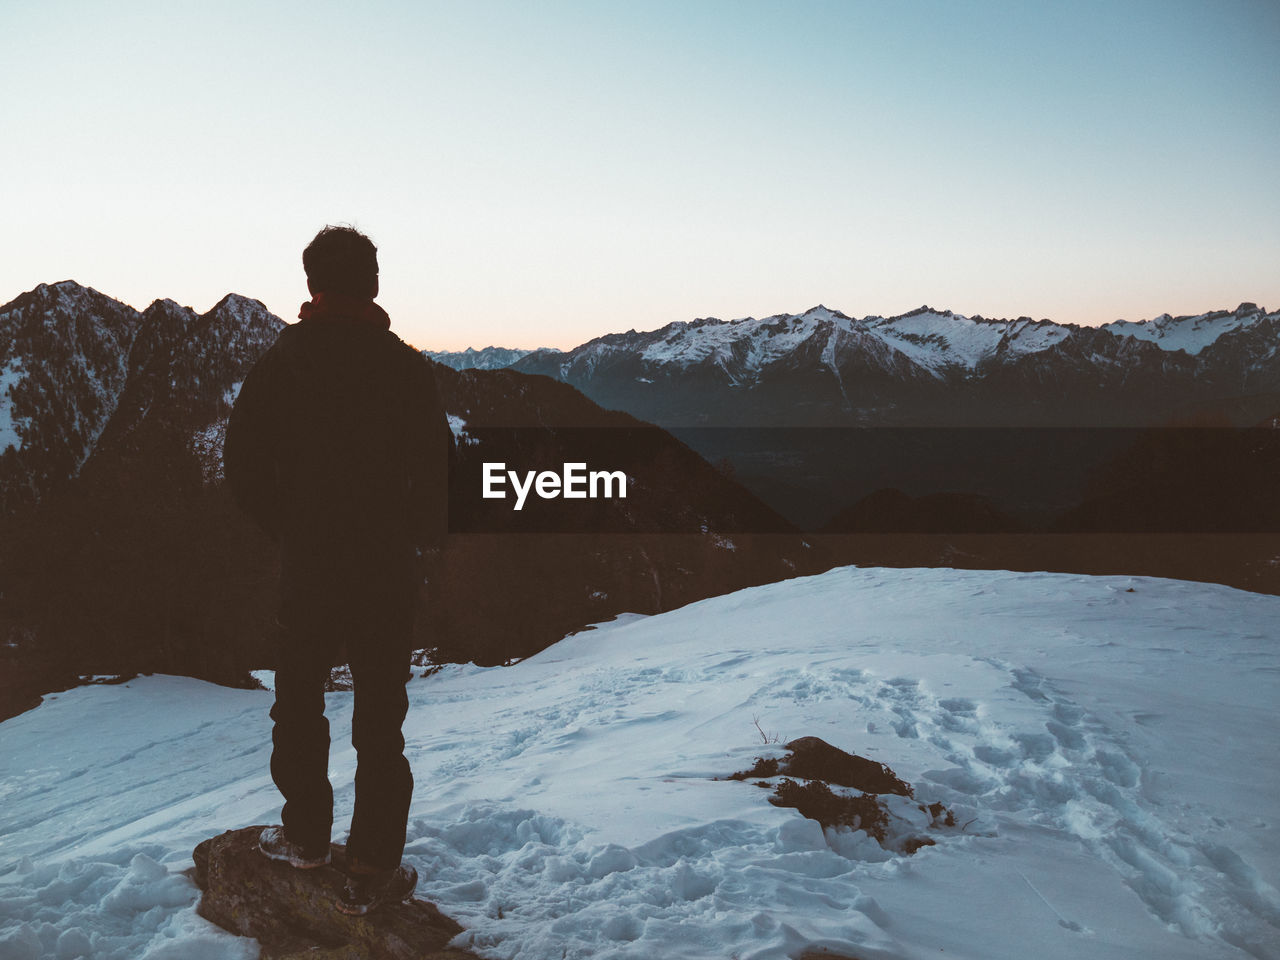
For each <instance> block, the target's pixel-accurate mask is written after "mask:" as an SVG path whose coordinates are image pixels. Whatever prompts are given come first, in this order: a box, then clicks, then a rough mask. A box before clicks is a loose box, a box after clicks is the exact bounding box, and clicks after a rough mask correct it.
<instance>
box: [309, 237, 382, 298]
mask: <svg viewBox="0 0 1280 960" xmlns="http://www.w3.org/2000/svg"><path fill="white" fill-rule="evenodd" d="M302 269H303V270H305V271H306V273H307V289H308V290H310V291H311V293H312V295H313V296H314V295H315V294H317V293H342V294H346V295H347V296H349V297H361V298H365V297H368V298H373V297H376V296H377V295H378V248H377V247H375V246H374V245H373V241H372V240H370V239H369V238H368V237H366V236H365V235H364V234H363V233H361V232H360V231H359V230H356V229H355V228H354V227H325V228H324V229H323V230H321V231H320V232H319V233H317V234H316V235H315V239H314V240H312V241H311V242H310V243H309V244H307V249H305V250H303V251H302Z"/></svg>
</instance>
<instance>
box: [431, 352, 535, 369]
mask: <svg viewBox="0 0 1280 960" xmlns="http://www.w3.org/2000/svg"><path fill="white" fill-rule="evenodd" d="M422 353H423V356H425V357H426V358H427V359H428V360H434V361H435V362H436V363H442V364H444V365H445V366H446V367H451V368H452V369H454V370H500V369H502V368H503V367H509V366H511V365H512V364H513V363H515V362H516V361H517V360H519V359H520V358H521V357H523V356H525V355H527V354H530V353H533V351H532V350H512V349H508V348H506V347H485V348H484V349H483V350H476V349H474V348H472V347H467V349H465V350H423V351H422Z"/></svg>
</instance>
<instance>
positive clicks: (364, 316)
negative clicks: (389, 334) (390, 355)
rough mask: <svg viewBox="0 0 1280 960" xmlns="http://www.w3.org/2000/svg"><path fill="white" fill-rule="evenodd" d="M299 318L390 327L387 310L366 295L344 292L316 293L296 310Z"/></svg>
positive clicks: (385, 328) (381, 327) (387, 328)
mask: <svg viewBox="0 0 1280 960" xmlns="http://www.w3.org/2000/svg"><path fill="white" fill-rule="evenodd" d="M298 319H299V320H346V321H348V322H350V323H359V324H364V325H367V326H370V327H377V328H378V329H380V330H390V329H391V318H390V317H389V316H387V311H385V310H383V309H382V308H381V307H380V306H378V305H377V304H376V303H374V302H373V301H372V300H370V299H368V298H367V297H352V296H349V295H347V294H345V293H333V292H328V291H327V292H324V293H317V294H316V295H315V296H313V297H312V298H311V299H310V300H308V301H307V302H306V303H304V304H303V305H302V309H301V310H299V311H298Z"/></svg>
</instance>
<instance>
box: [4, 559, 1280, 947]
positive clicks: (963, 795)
mask: <svg viewBox="0 0 1280 960" xmlns="http://www.w3.org/2000/svg"><path fill="white" fill-rule="evenodd" d="M1278 618H1280V597H1271V596H1262V595H1257V594H1250V593H1245V592H1243V591H1237V590H1232V589H1228V588H1226V587H1220V586H1215V585H1206V584H1193V583H1186V582H1180V581H1172V580H1159V579H1151V578H1141V577H1086V576H1074V575H1066V574H1046V573H1025V574H1020V573H1008V572H990V571H953V570H886V569H857V568H843V569H838V570H833V571H830V572H828V573H826V574H823V575H821V576H817V577H809V578H803V579H796V580H791V581H787V582H784V583H778V584H772V585H768V586H763V587H757V588H753V589H749V590H743V591H740V592H737V593H734V594H730V595H727V596H724V597H718V598H714V599H711V600H706V601H702V602H700V603H695V604H691V605H689V606H686V607H683V608H681V609H679V610H675V611H672V612H670V613H666V614H662V615H660V616H654V617H640V616H637V615H624V616H622V617H619V618H618V619H616V620H614V621H612V622H610V623H607V624H602V625H600V626H599V627H598V628H597V629H594V630H587V631H583V632H580V633H578V634H575V635H574V636H571V637H569V638H566V639H565V640H563V641H561V642H560V643H559V644H557V645H555V646H553V647H551V648H549V649H547V650H545V651H543V652H542V653H540V654H538V655H537V656H534V657H531V658H529V659H527V660H525V661H523V662H521V663H519V664H518V665H516V666H512V667H505V668H502V667H499V668H489V669H482V668H479V667H476V666H473V665H465V666H452V667H447V668H445V669H444V670H442V671H439V672H438V673H436V674H434V675H432V676H430V677H427V678H415V679H413V680H411V681H410V685H409V690H410V699H411V707H410V714H409V718H408V720H407V722H406V726H405V732H406V740H407V751H408V754H409V756H410V759H411V762H412V764H413V768H414V772H415V776H416V778H417V788H416V793H415V797H414V805H413V809H412V812H411V817H410V823H409V842H408V846H407V852H406V857H407V858H408V859H409V861H410V862H412V863H413V864H414V865H415V866H416V867H417V869H418V872H419V874H420V876H421V881H420V883H419V888H418V894H419V895H420V896H423V897H427V898H430V899H432V900H435V901H436V902H437V903H439V905H440V907H441V908H442V909H443V910H444V911H445V912H446V913H449V914H451V915H453V916H455V917H456V918H457V919H458V920H459V921H460V922H462V923H463V924H464V925H465V927H466V928H467V929H466V930H465V931H464V933H463V934H461V935H460V936H459V938H458V940H457V943H458V944H459V945H464V946H467V947H470V948H472V949H474V950H477V951H478V952H480V953H481V954H482V955H485V956H489V957H494V958H512V960H515V958H519V960H553V958H554V960H560V958H586V957H601V958H653V957H663V958H716V960H724V958H728V957H738V958H740V960H748V958H750V960H783V958H788V957H796V956H799V955H800V954H801V953H802V952H804V951H805V950H806V949H815V950H816V949H817V948H821V947H826V948H829V949H830V950H831V951H834V952H836V953H839V954H845V955H851V956H857V957H860V958H865V960H885V958H924V957H939V956H946V957H951V958H957V957H959V958H973V960H978V958H982V960H997V958H1009V960H1025V957H1026V956H1027V955H1028V945H1029V944H1034V945H1035V947H1034V952H1035V955H1036V957H1037V958H1038V960H1058V958H1062V960H1067V958H1069V960H1079V958H1081V957H1089V958H1092V960H1107V958H1116V960H1119V958H1126V960H1127V958H1132V957H1161V958H1186V960H1191V958H1197V960H1204V958H1247V957H1254V958H1275V957H1280V945H1278V937H1280V894H1277V891H1276V889H1275V886H1274V878H1275V877H1277V876H1280V842H1278V830H1277V823H1278V822H1280V817H1278V814H1280V810H1277V801H1276V797H1277V795H1278V794H1280V772H1278V770H1277V765H1276V763H1275V744H1274V731H1275V729H1276V722H1277V712H1278V710H1280V707H1278V705H1280V690H1278V689H1277V687H1278V686H1280V654H1278V652H1277V648H1276V642H1275V639H1276V635H1275V624H1276V622H1277V620H1278ZM327 702H328V710H329V715H330V717H331V721H332V725H333V735H334V743H335V745H334V749H333V753H332V757H331V761H330V771H331V777H332V779H333V781H334V786H335V794H336V801H337V814H338V822H339V825H340V826H341V825H343V824H345V822H346V818H347V817H349V815H350V812H351V803H352V796H353V795H352V777H353V773H354V767H355V758H354V754H353V751H352V749H351V747H350V745H349V744H347V743H346V742H345V738H346V736H347V734H348V732H349V729H350V721H351V695H350V694H349V693H343V692H339V693H333V694H329V695H328V698H327ZM270 703H271V695H270V694H269V693H267V692H265V691H248V690H231V689H225V688H220V687H215V686H210V685H208V684H205V683H202V682H199V681H196V680H191V679H185V678H177V677H150V678H144V679H139V680H134V681H132V682H130V683H128V684H124V685H118V686H91V687H83V688H79V689H76V690H72V691H68V692H66V693H63V694H59V695H57V696H56V697H50V698H49V699H48V700H47V701H46V702H45V703H44V704H43V705H41V706H40V707H38V708H37V709H35V710H33V711H30V712H28V713H26V714H23V715H21V716H19V717H15V718H13V719H11V720H8V721H6V722H5V723H4V724H3V729H2V730H0V737H2V738H3V743H4V749H3V752H2V753H0V957H5V958H6V960H7V958H17V957H75V956H84V955H91V956H94V957H108V958H111V957H140V956H141V957H148V958H153V960H154V958H161V957H186V958H197V960H200V958H210V960H212V958H240V957H250V956H252V955H253V953H252V951H251V945H246V942H245V941H240V940H237V939H235V938H233V937H231V936H229V935H227V934H224V933H222V932H220V931H218V930H216V929H214V928H213V927H211V926H210V925H208V924H206V923H204V922H203V921H201V920H200V919H199V918H198V917H196V916H195V914H194V909H193V906H192V903H193V901H194V899H195V896H196V894H195V891H194V888H193V887H192V886H191V885H190V883H189V882H188V881H187V880H186V879H185V878H183V877H181V876H180V875H178V871H180V870H182V869H183V868H184V867H187V866H189V865H190V851H191V849H192V848H193V847H194V846H195V844H196V843H197V842H198V841H200V840H202V839H204V838H205V837H208V836H211V835H213V834H215V833H217V832H220V831H222V830H225V829H228V828H233V827H238V826H243V825H245V824H249V823H255V822H270V821H276V820H278V817H279V803H280V800H279V797H278V795H277V794H276V792H275V790H274V788H273V787H272V784H271V781H270V778H269V776H268V773H267V758H268V753H269V749H270V748H269V740H270V727H269V720H268V717H267V710H268V708H269V706H270ZM756 717H758V718H759V721H760V725H761V727H762V728H763V729H764V730H766V731H776V732H778V733H779V734H780V735H781V738H782V739H783V740H784V741H785V740H787V739H791V738H795V737H799V736H805V735H814V736H820V737H822V738H823V739H825V740H827V741H828V742H830V743H833V744H835V745H836V746H839V747H841V748H843V749H846V750H851V751H856V752H858V753H860V754H862V755H864V756H868V757H871V758H873V759H875V760H879V761H882V762H884V763H887V764H889V765H890V766H892V767H893V768H894V769H895V770H896V771H897V772H898V774H899V775H901V776H902V777H904V778H905V779H907V780H909V781H911V782H913V783H914V784H915V787H916V795H917V797H918V798H919V799H920V800H921V801H923V802H930V801H934V800H938V801H941V802H943V803H945V804H948V805H950V806H951V807H952V808H953V809H954V810H955V812H956V814H957V816H958V818H959V821H960V824H961V825H962V826H958V827H956V828H953V829H950V830H941V831H938V832H935V833H934V834H933V836H934V838H935V839H936V840H937V845H936V846H932V847H925V848H923V849H922V850H920V851H919V852H918V853H916V854H915V855H914V856H911V857H907V856H903V855H900V854H895V853H890V852H888V851H886V850H884V849H882V848H881V847H880V846H878V845H877V844H876V843H874V842H873V841H871V840H870V839H869V838H867V837H866V836H865V835H864V834H861V833H852V832H848V831H839V832H836V831H827V832H825V833H824V832H823V830H822V829H821V828H820V827H819V826H818V825H817V824H816V823H814V822H813V821H810V820H805V819H804V818H802V817H801V816H800V815H799V814H798V813H797V812H796V811H794V810H790V809H780V808H775V807H773V806H771V805H769V804H768V803H767V802H766V800H765V797H766V792H765V791H764V790H761V789H759V788H758V787H756V786H755V785H754V784H752V783H750V782H747V783H738V782H730V781H726V780H724V779H718V778H723V777H725V776H726V775H728V774H730V773H732V772H734V771H738V770H743V769H746V768H748V767H750V766H751V765H752V762H753V760H754V758H756V757H758V756H777V755H779V754H780V753H781V748H780V747H779V746H778V745H776V744H765V743H762V741H761V736H760V734H759V732H758V731H757V730H756V728H755V725H754V723H753V719H754V718H756ZM903 812H904V813H905V812H906V810H905V809H904V811H903ZM1267 878H1271V879H1267Z"/></svg>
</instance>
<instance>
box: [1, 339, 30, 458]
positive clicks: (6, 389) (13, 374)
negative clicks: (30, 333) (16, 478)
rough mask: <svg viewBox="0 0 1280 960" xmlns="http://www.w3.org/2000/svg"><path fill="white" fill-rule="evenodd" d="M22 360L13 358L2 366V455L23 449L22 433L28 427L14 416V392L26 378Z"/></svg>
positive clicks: (19, 418)
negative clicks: (9, 449)
mask: <svg viewBox="0 0 1280 960" xmlns="http://www.w3.org/2000/svg"><path fill="white" fill-rule="evenodd" d="M26 375H27V372H26V370H24V369H23V366H22V360H21V359H20V358H18V357H13V358H12V359H10V360H9V362H8V363H6V364H4V365H3V366H0V453H4V452H5V450H7V449H8V448H9V447H13V448H14V449H15V450H21V449H22V431H23V430H25V429H26V427H27V426H28V425H27V424H26V423H25V422H23V419H22V418H21V417H15V416H14V415H13V399H12V397H13V391H14V390H16V389H17V387H18V384H20V383H21V382H22V381H23V380H24V379H25V378H26Z"/></svg>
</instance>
